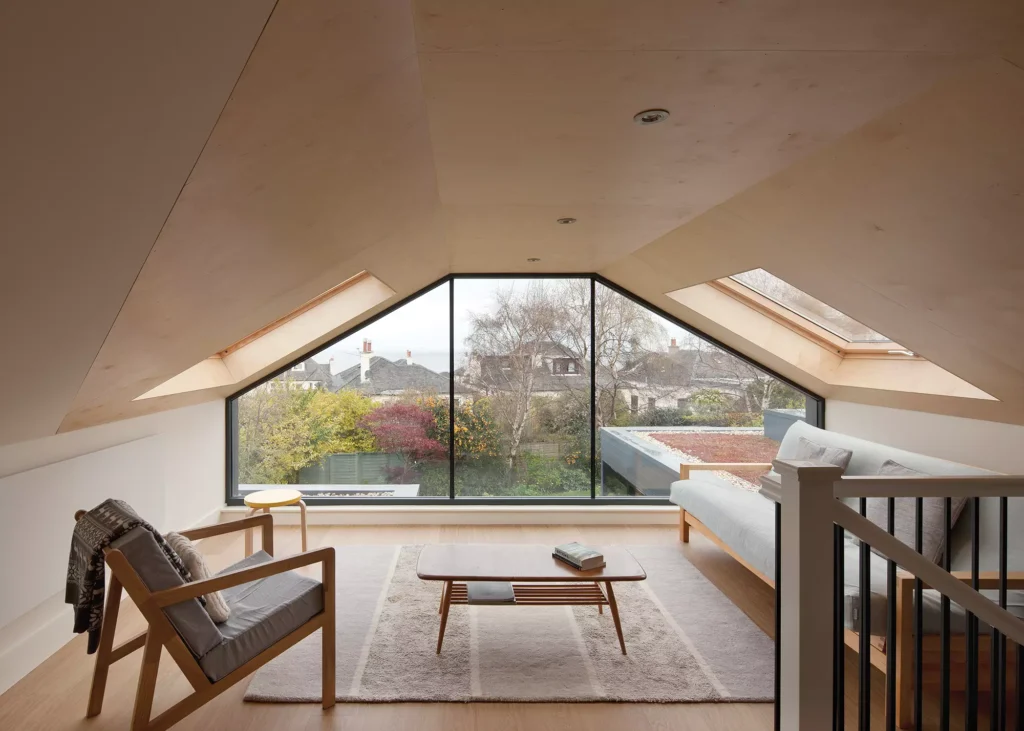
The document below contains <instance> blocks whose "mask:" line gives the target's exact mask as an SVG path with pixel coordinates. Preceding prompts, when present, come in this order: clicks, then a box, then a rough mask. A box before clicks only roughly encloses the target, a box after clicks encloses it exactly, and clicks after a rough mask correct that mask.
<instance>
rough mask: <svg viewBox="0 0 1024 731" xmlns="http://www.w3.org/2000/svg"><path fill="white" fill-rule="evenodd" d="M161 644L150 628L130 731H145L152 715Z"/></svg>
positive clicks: (155, 633)
mask: <svg viewBox="0 0 1024 731" xmlns="http://www.w3.org/2000/svg"><path fill="white" fill-rule="evenodd" d="M162 649H163V644H162V642H161V641H160V638H159V637H158V633H157V632H156V631H154V630H153V629H152V628H150V631H149V634H147V635H146V646H145V649H144V650H143V651H142V669H141V670H140V671H139V685H138V690H136V691H135V710H134V711H132V728H131V731H145V730H146V729H148V728H149V719H150V716H151V715H152V713H153V695H154V693H155V692H156V674H157V671H158V670H159V669H160V651H161V650H162Z"/></svg>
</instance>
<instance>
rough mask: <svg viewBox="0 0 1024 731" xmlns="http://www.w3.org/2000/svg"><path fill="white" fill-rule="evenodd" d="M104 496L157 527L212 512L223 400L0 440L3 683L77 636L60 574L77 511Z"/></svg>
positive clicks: (218, 481) (220, 480)
mask: <svg viewBox="0 0 1024 731" xmlns="http://www.w3.org/2000/svg"><path fill="white" fill-rule="evenodd" d="M108 497H117V498H120V499H123V500H125V501H127V502H128V503H129V504H131V505H132V506H133V507H134V508H135V510H136V511H137V512H138V513H139V514H140V515H142V516H143V517H144V518H146V519H147V520H148V521H149V522H151V523H152V524H153V525H154V526H155V527H156V528H157V529H159V530H170V529H175V528H178V529H181V528H186V527H191V526H193V525H196V524H200V523H205V522H215V521H216V519H217V517H218V514H219V512H220V509H221V508H222V507H223V505H224V402H223V401H216V402H212V403H205V404H200V405H198V406H190V407H187V408H183V409H176V410H173V411H166V412H163V413H160V414H154V415H151V416H144V417H140V418H138V419H130V420H127V421H121V422H116V423H113V424H106V425H103V426H98V427H93V428H91V429H83V430H81V431H75V432H70V433H67V434H60V435H57V436H53V437H46V438H43V439H37V440H33V441H29V442H22V443H20V444H12V445H8V446H4V447H0V500H2V505H3V510H0V586H2V587H3V589H2V590H0V692H3V691H4V690H6V689H7V688H8V687H10V686H11V685H13V684H14V683H15V682H17V681H18V680H19V679H20V678H21V677H23V676H24V675H25V674H26V673H28V672H29V671H30V670H32V668H34V667H35V666H36V665H38V664H39V663H41V662H42V661H43V660H45V659H46V658H47V657H49V656H50V655H51V654H52V653H53V652H55V651H56V650H57V649H59V648H60V647H61V646H62V645H63V644H64V643H66V642H67V641H69V640H70V639H71V638H72V637H73V635H72V633H71V627H72V612H71V607H69V606H68V605H66V604H64V576H65V572H66V569H67V559H68V550H69V546H70V542H71V531H72V527H73V525H74V512H75V510H77V509H78V508H91V507H93V506H95V505H96V504H98V503H99V502H101V501H102V500H104V499H106V498H108ZM82 662H88V660H87V659H86V657H85V655H84V654H83V657H82Z"/></svg>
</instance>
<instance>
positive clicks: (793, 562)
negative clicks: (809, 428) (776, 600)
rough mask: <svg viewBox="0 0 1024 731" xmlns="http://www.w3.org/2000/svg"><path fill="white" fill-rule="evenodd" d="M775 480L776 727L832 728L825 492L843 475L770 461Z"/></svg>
mask: <svg viewBox="0 0 1024 731" xmlns="http://www.w3.org/2000/svg"><path fill="white" fill-rule="evenodd" d="M773 464H774V467H775V471H776V472H778V473H779V475H780V477H781V478H782V481H781V499H782V535H781V536H778V539H779V540H781V541H782V544H781V559H782V560H781V576H780V581H781V585H782V588H781V594H780V599H781V607H782V619H781V645H780V649H781V658H780V660H781V664H780V674H781V679H780V680H781V683H780V699H779V703H780V722H781V723H780V725H781V727H782V729H785V731H822V729H828V728H831V727H832V695H833V663H832V655H833V642H834V639H833V626H832V625H833V619H834V611H833V601H834V586H833V582H834V580H835V563H834V545H835V533H834V529H833V507H832V506H833V505H834V504H835V498H834V497H833V492H832V486H833V483H835V481H836V480H838V479H839V478H840V477H841V476H842V474H843V471H842V470H841V469H839V468H838V467H834V466H832V465H825V464H823V463H821V462H801V461H797V460H784V459H780V460H775V462H774V463H773Z"/></svg>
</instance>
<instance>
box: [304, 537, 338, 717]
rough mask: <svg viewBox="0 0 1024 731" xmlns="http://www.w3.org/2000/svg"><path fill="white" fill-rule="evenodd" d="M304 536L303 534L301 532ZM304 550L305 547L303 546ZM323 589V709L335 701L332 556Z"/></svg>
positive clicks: (326, 565) (321, 632)
mask: <svg viewBox="0 0 1024 731" xmlns="http://www.w3.org/2000/svg"><path fill="white" fill-rule="evenodd" d="M303 538H305V534H303ZM303 550H305V547H303ZM320 578H321V583H322V584H323V591H324V624H323V628H322V629H321V630H320V636H321V642H322V647H321V651H322V652H323V658H322V662H323V669H322V672H323V678H322V686H321V693H322V696H321V701H322V705H323V708H324V710H327V709H328V708H331V707H332V706H334V702H335V695H336V689H335V682H336V677H335V676H336V673H337V671H336V669H335V654H334V653H335V645H334V643H335V616H334V592H335V587H334V580H335V579H334V556H333V555H332V556H331V558H330V559H329V560H327V561H324V565H323V575H322V576H321V577H320Z"/></svg>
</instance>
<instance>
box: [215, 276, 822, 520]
mask: <svg viewBox="0 0 1024 731" xmlns="http://www.w3.org/2000/svg"><path fill="white" fill-rule="evenodd" d="M460 279H583V280H589V282H590V291H591V298H590V316H591V329H592V332H591V343H592V344H593V338H594V333H593V326H594V318H595V312H596V307H595V303H596V286H597V285H601V286H603V287H606V288H608V289H610V290H611V291H613V292H615V293H616V294H618V295H620V296H623V297H626V298H628V299H630V300H632V301H633V302H636V303H637V304H639V305H641V306H642V307H645V308H647V309H648V310H649V311H650V312H652V313H653V314H655V315H657V316H659V317H662V318H664V319H666V320H668V321H669V322H671V323H672V324H673V325H675V326H676V327H679V328H681V329H683V330H686V331H687V332H689V333H690V334H692V335H694V336H696V337H698V338H701V339H703V340H705V341H706V342H708V343H710V344H711V345H713V346H715V347H716V348H720V349H721V350H723V351H725V352H726V353H728V354H730V355H732V356H734V357H736V358H739V359H740V360H742V361H743V362H744V363H747V364H749V365H751V366H753V367H755V368H758V369H760V370H761V371H763V372H765V373H767V374H768V375H770V376H772V377H773V378H776V379H778V380H779V381H781V382H782V383H785V384H786V385H788V386H790V387H791V388H794V389H796V390H797V391H799V392H800V393H802V394H804V395H805V396H806V397H807V406H806V409H807V416H806V419H807V422H808V423H810V424H812V425H814V426H818V427H820V428H825V399H824V398H823V397H822V396H819V395H818V394H816V393H814V392H813V391H810V390H808V389H807V388H804V387H803V386H801V385H800V384H798V383H795V382H794V381H792V380H791V379H789V378H786V377H785V376H783V375H782V374H780V373H777V372H776V371H774V370H772V369H771V368H769V367H768V366H765V365H764V364H762V363H758V362H757V361H755V360H754V359H753V358H750V357H748V356H746V355H744V354H743V353H740V352H739V351H737V350H735V349H734V348H731V347H729V346H728V345H726V344H725V343H722V342H721V341H719V340H718V339H716V338H714V337H712V336H711V335H708V334H707V333H705V332H703V331H702V330H699V329H698V328H696V327H694V326H693V325H690V324H689V323H687V322H684V321H683V320H680V319H679V318H678V317H676V316H675V315H672V314H671V313H669V312H666V311H665V310H663V309H661V308H660V307H658V306H657V305H653V304H651V303H650V302H647V301H646V300H644V299H642V298H641V297H638V296H637V295H635V294H633V293H632V292H630V291H628V290H626V289H623V288H622V287H620V286H619V285H617V284H615V283H614V282H612V281H610V280H608V279H606V278H605V277H603V276H601V275H600V274H596V273H579V272H568V273H550V272H545V273H526V272H518V273H499V274H491V273H472V274H449V275H446V276H444V277H442V278H441V279H438V280H437V281H435V282H433V283H431V284H429V285H427V286H426V287H423V288H422V289H419V290H417V291H416V292H414V293H413V294H411V295H409V296H408V297H405V298H404V299H402V300H401V301H399V302H396V303H395V304H393V305H391V306H389V307H387V308H386V309H384V310H381V311H380V312H378V313H376V314H375V315H372V316H371V317H368V318H366V319H365V320H363V321H361V322H359V323H358V324H357V325H354V326H352V327H351V328H348V329H347V330H345V331H344V332H342V333H340V334H338V335H337V336H335V337H334V338H331V339H330V340H328V341H327V342H324V343H321V344H320V345H318V346H316V347H315V348H311V349H310V350H307V351H305V352H304V353H303V354H302V355H300V356H298V357H297V358H295V359H294V360H292V361H290V362H288V363H286V364H285V365H283V366H282V367H280V368H279V369H277V370H276V371H274V372H272V373H269V374H267V375H266V376H263V377H262V378H260V379H259V380H257V381H254V382H252V383H250V384H249V385H247V386H246V387H245V388H242V389H239V390H238V391H236V392H235V393H233V394H231V395H230V396H228V397H227V398H226V399H225V401H224V405H225V429H226V434H225V437H226V438H225V468H226V469H225V502H226V504H227V505H244V501H243V499H242V497H240V496H238V495H236V494H235V493H236V491H237V487H238V399H239V398H241V397H242V396H244V395H245V394H246V393H248V392H249V391H252V390H253V389H255V388H257V387H259V386H261V385H263V384H264V383H266V382H268V381H270V380H272V379H274V378H276V377H277V376H279V375H281V374H282V373H286V372H288V371H289V370H290V369H291V368H292V367H294V366H295V365H298V364H299V363H304V362H305V361H306V360H308V359H309V358H311V357H313V355H315V354H316V353H318V352H320V351H321V350H324V349H325V348H328V347H330V346H332V345H334V344H335V343H337V342H339V341H341V340H344V339H345V338H347V337H350V336H351V335H353V334H355V333H357V332H359V330H361V329H363V328H365V327H367V326H369V325H371V324H373V323H374V322H376V321H377V320H380V319H381V318H383V317H386V316H387V315H390V314H391V313H392V312H395V311H396V310H398V309H401V308H402V307H404V306H405V305H407V304H409V303H410V302H412V301H413V300H415V299H417V298H418V297H421V296H422V295H424V294H426V293H428V292H431V291H433V290H434V289H437V288H438V287H442V286H445V285H447V286H448V287H449V308H448V333H449V350H450V352H449V357H450V359H451V363H450V369H449V374H450V375H449V384H450V386H449V387H450V389H451V392H450V396H449V399H448V404H449V409H451V410H452V411H454V409H455V406H456V401H455V398H454V390H455V385H454V384H455V378H454V373H455V365H454V360H455V349H454V346H455V343H454V337H455V335H454V333H455V329H454V319H455V307H454V301H455V282H456V281H458V280H460ZM590 361H591V366H590V371H591V373H590V395H591V398H590V402H591V458H590V462H591V470H590V497H586V496H583V497H458V496H457V495H455V492H454V489H455V471H454V470H455V466H456V465H455V454H454V450H453V449H449V455H448V456H449V480H450V483H451V490H450V492H449V495H448V496H447V497H444V496H441V497H428V496H424V497H415V498H396V497H384V498H307V500H308V502H309V504H311V505H313V504H315V505H328V506H336V505H378V506H379V505H397V506H400V505H435V506H436V505H494V506H498V505H669V504H671V503H670V502H669V499H668V497H667V496H664V497H650V496H639V495H638V496H601V495H599V494H597V483H598V481H599V465H597V464H596V463H595V462H596V456H597V450H596V448H595V441H596V438H597V429H596V428H595V415H594V408H593V403H594V398H595V396H596V387H597V384H596V381H595V379H594V372H593V371H594V368H595V363H594V358H593V348H591V359H590ZM577 373H582V371H581V369H579V368H577ZM634 398H635V396H634ZM452 417H453V414H450V415H449V424H450V425H454V423H455V419H454V418H452ZM449 443H450V444H451V443H454V442H453V441H450V442H449Z"/></svg>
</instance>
